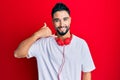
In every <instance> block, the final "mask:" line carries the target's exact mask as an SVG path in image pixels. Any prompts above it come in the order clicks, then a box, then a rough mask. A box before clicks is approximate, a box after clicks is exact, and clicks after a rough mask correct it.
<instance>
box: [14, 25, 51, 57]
mask: <svg viewBox="0 0 120 80" xmlns="http://www.w3.org/2000/svg"><path fill="white" fill-rule="evenodd" d="M51 35H52V32H51V30H50V29H49V28H48V27H47V25H46V23H44V26H43V27H42V28H41V29H40V30H38V31H37V32H35V33H34V34H33V35H32V36H30V37H29V38H27V39H25V40H24V41H22V42H21V43H20V45H19V46H18V48H17V49H16V50H15V52H14V56H15V57H16V58H24V57H26V56H27V54H28V50H29V48H30V46H31V45H32V44H33V43H34V42H35V41H36V40H37V39H39V38H41V37H48V36H51Z"/></svg>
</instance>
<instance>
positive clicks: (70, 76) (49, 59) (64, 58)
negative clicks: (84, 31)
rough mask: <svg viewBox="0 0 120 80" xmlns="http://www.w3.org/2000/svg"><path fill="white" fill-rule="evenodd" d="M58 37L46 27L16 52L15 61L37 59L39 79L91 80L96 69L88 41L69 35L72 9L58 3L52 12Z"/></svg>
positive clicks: (23, 43)
mask: <svg viewBox="0 0 120 80" xmlns="http://www.w3.org/2000/svg"><path fill="white" fill-rule="evenodd" d="M52 20H53V24H54V27H55V30H56V34H55V35H52V32H51V30H50V29H49V27H47V25H46V23H44V26H43V27H42V28H41V29H40V30H38V31H37V32H35V33H34V34H33V35H32V36H31V37H29V38H27V39H26V40H24V41H23V42H21V44H20V45H19V47H18V48H17V49H16V51H15V54H14V56H15V57H16V58H24V57H27V58H31V57H35V58H36V59H37V66H38V75H39V80H81V72H83V76H82V80H91V71H92V70H94V69H95V66H94V63H93V60H92V57H91V55H90V51H89V49H88V46H87V44H86V42H85V41H84V40H83V39H81V38H79V37H77V36H75V35H74V34H72V33H71V32H70V24H71V17H70V10H69V9H68V8H67V7H66V6H65V5H64V4H63V3H57V4H56V5H55V6H54V8H53V9H52Z"/></svg>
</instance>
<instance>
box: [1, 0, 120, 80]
mask: <svg viewBox="0 0 120 80" xmlns="http://www.w3.org/2000/svg"><path fill="white" fill-rule="evenodd" d="M57 1H58V0H43V1H41V0H34V1H33V0H1V1H0V80H37V66H36V60H35V58H32V59H29V60H28V59H16V58H14V56H13V52H14V50H15V49H16V48H17V46H18V44H19V43H20V42H21V41H22V40H24V39H25V38H27V37H29V36H30V35H31V34H32V33H34V32H35V31H36V30H38V29H39V28H40V27H41V26H42V25H43V23H44V22H47V24H48V26H49V27H50V28H51V29H52V30H53V31H54V29H53V25H52V22H51V15H50V13H51V9H52V7H53V5H54V4H55V3H56V2H57ZM62 1H63V2H64V3H66V4H67V6H68V7H69V8H70V10H71V16H72V24H71V31H72V33H74V34H76V35H77V36H79V37H82V38H84V39H85V40H86V41H87V42H88V45H89V47H90V51H91V54H92V56H93V59H94V62H95V65H96V70H95V71H93V74H92V78H93V79H92V80H119V78H118V77H119V75H118V72H120V68H119V67H120V63H119V62H120V60H119V56H120V54H119V53H120V49H119V48H120V34H119V29H120V28H119V27H120V8H119V7H120V6H119V5H120V4H119V3H120V1H119V0H74V2H73V0H62Z"/></svg>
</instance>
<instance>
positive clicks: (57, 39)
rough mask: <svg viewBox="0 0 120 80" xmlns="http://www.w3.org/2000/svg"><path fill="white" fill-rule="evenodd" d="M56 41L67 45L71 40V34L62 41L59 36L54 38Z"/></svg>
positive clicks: (61, 44)
mask: <svg viewBox="0 0 120 80" xmlns="http://www.w3.org/2000/svg"><path fill="white" fill-rule="evenodd" d="M55 40H56V42H57V44H58V45H60V46H63V45H68V44H70V42H71V40H72V35H71V36H70V38H66V39H65V40H64V41H63V40H62V39H60V38H55Z"/></svg>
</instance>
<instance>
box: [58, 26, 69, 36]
mask: <svg viewBox="0 0 120 80" xmlns="http://www.w3.org/2000/svg"><path fill="white" fill-rule="evenodd" d="M60 28H65V29H66V30H65V31H60ZM69 29H70V28H69V26H60V27H57V28H56V31H57V33H58V34H59V35H61V36H64V35H65V34H66V33H67V32H68V31H69Z"/></svg>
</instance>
